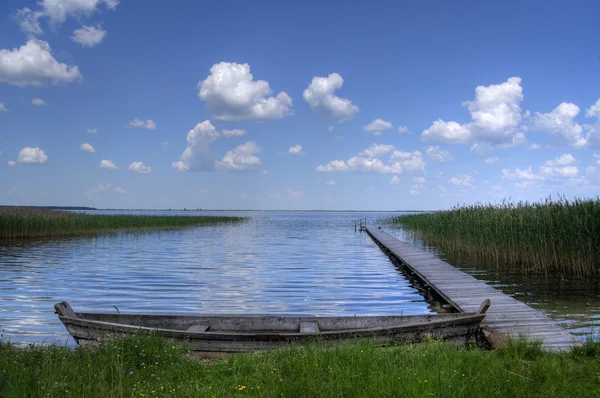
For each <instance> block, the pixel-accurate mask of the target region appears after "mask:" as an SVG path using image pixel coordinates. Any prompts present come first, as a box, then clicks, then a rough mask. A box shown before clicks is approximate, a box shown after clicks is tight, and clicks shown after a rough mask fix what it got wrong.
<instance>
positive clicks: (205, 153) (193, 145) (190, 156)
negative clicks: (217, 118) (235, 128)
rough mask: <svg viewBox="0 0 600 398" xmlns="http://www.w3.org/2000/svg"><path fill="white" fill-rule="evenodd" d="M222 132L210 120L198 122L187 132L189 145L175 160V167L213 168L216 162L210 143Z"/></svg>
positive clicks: (193, 169)
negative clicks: (177, 159)
mask: <svg viewBox="0 0 600 398" xmlns="http://www.w3.org/2000/svg"><path fill="white" fill-rule="evenodd" d="M220 135H221V134H219V132H217V129H216V128H215V126H213V125H212V123H211V122H210V121H209V120H205V121H203V122H202V123H198V124H196V126H195V127H194V128H193V129H192V130H190V131H189V132H188V134H187V137H186V141H187V147H186V148H185V150H184V151H183V153H182V154H181V156H180V157H179V161H177V162H173V164H172V165H173V167H174V168H176V169H178V170H181V171H187V170H190V171H196V170H213V169H214V163H213V159H212V155H211V152H210V144H211V143H213V142H215V141H216V139H217V138H219V136H220Z"/></svg>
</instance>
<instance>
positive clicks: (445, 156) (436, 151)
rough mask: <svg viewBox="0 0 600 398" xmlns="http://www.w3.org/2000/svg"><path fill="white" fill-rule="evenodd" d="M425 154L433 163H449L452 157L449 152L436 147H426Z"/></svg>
mask: <svg viewBox="0 0 600 398" xmlns="http://www.w3.org/2000/svg"><path fill="white" fill-rule="evenodd" d="M425 152H426V153H427V155H428V156H429V158H430V159H431V160H433V161H434V162H442V163H444V162H449V161H451V160H452V159H453V158H452V155H450V152H448V151H445V150H442V149H440V148H439V147H438V146H428V147H427V148H425Z"/></svg>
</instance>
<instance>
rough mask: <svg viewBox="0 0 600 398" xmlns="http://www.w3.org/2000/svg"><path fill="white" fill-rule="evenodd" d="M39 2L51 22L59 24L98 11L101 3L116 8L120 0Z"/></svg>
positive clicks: (53, 0) (50, 0) (48, 0)
mask: <svg viewBox="0 0 600 398" xmlns="http://www.w3.org/2000/svg"><path fill="white" fill-rule="evenodd" d="M38 4H39V5H40V6H41V7H42V12H43V15H44V16H47V17H48V18H49V19H50V24H51V25H57V24H61V23H63V22H65V21H66V20H67V19H68V18H79V17H83V16H89V15H91V14H92V13H94V12H95V11H98V6H99V5H100V4H104V6H105V7H106V8H108V9H110V10H114V9H115V8H116V7H117V5H118V4H119V0H41V1H40V2H39V3H38Z"/></svg>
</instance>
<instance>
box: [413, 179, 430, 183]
mask: <svg viewBox="0 0 600 398" xmlns="http://www.w3.org/2000/svg"><path fill="white" fill-rule="evenodd" d="M413 181H414V182H416V183H419V184H425V183H426V182H427V180H425V177H415V178H413Z"/></svg>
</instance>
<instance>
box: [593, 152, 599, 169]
mask: <svg viewBox="0 0 600 398" xmlns="http://www.w3.org/2000/svg"><path fill="white" fill-rule="evenodd" d="M594 159H597V160H596V164H597V165H599V166H600V154H598V153H595V154H594Z"/></svg>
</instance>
